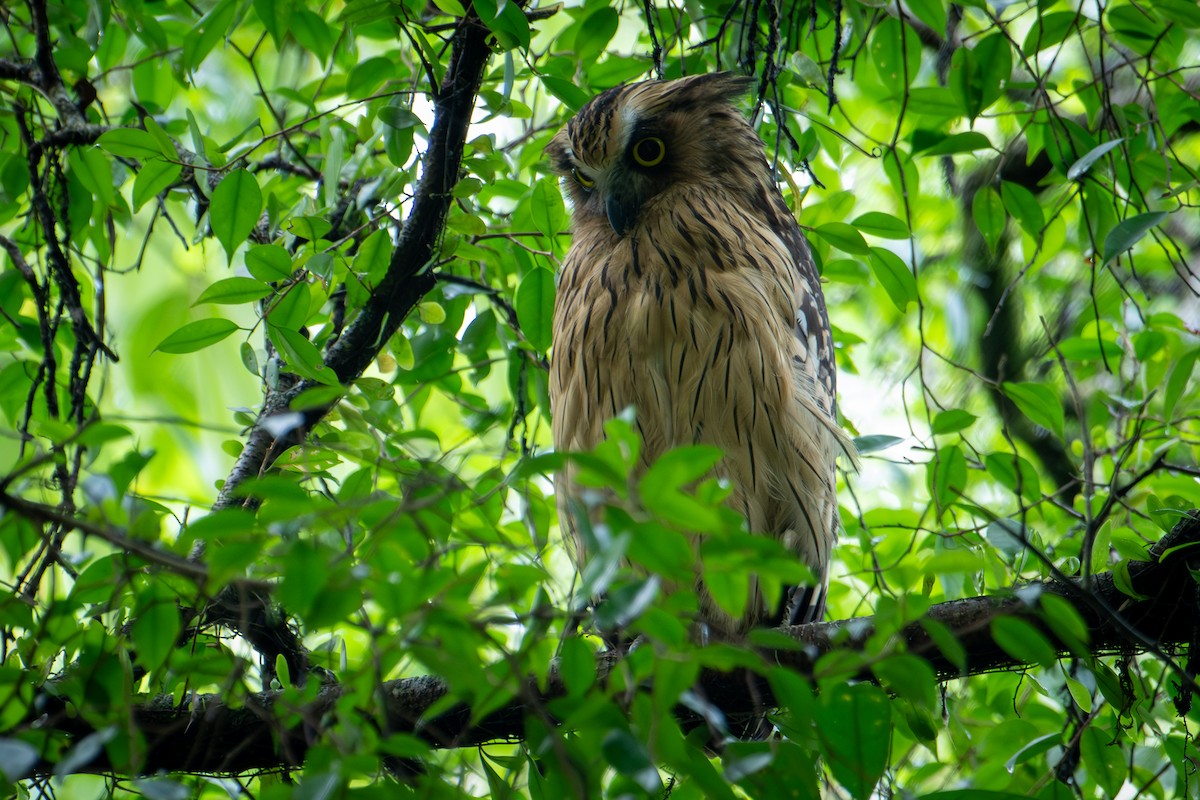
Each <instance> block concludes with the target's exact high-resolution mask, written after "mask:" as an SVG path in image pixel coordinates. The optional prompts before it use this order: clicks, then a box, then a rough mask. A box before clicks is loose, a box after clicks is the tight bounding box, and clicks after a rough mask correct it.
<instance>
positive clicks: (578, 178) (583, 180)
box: [571, 167, 596, 189]
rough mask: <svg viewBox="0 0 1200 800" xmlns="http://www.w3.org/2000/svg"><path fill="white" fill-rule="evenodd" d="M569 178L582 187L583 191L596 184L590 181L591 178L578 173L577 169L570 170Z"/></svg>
mask: <svg viewBox="0 0 1200 800" xmlns="http://www.w3.org/2000/svg"><path fill="white" fill-rule="evenodd" d="M571 177H572V178H574V179H575V182H576V183H578V184H579V185H580V186H582V187H583V188H585V189H590V188H592V187H593V186H595V185H596V182H595V181H594V180H592V179H591V178H589V177H588V176H587V175H584V174H583V173H582V172H580V171H579V168H578V167H576V168H575V169H573V170H571Z"/></svg>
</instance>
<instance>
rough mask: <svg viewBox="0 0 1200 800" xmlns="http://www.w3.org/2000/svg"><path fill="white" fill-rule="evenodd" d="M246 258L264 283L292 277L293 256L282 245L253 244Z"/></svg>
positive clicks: (251, 269) (247, 262) (247, 267)
mask: <svg viewBox="0 0 1200 800" xmlns="http://www.w3.org/2000/svg"><path fill="white" fill-rule="evenodd" d="M379 233H382V231H379ZM372 235H374V234H372ZM369 240H370V237H368V241H369ZM364 244H365V243H364ZM245 260H246V269H247V270H249V272H250V274H251V275H253V276H254V277H255V278H258V279H259V280H260V281H263V282H264V283H274V282H276V281H286V280H288V279H289V278H291V277H292V270H293V266H292V257H291V255H290V254H289V253H288V251H287V250H286V249H285V248H283V247H282V246H281V245H277V244H252V245H250V249H248V250H247V251H246V257H245Z"/></svg>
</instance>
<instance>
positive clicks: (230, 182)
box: [208, 169, 263, 263]
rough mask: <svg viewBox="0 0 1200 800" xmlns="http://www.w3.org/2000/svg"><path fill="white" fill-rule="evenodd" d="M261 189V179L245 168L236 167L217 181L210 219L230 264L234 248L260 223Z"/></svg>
mask: <svg viewBox="0 0 1200 800" xmlns="http://www.w3.org/2000/svg"><path fill="white" fill-rule="evenodd" d="M262 208H263V198H262V190H261V189H259V188H258V181H256V180H255V179H254V176H253V175H251V174H250V173H249V172H247V171H246V170H244V169H235V170H233V171H232V172H230V173H229V174H228V175H226V176H225V178H224V179H223V180H222V181H221V182H220V183H219V184H217V188H216V189H214V190H213V194H212V201H211V203H210V204H209V208H208V221H209V225H210V226H211V227H212V232H213V235H214V236H216V237H217V241H219V242H220V243H221V246H222V247H224V248H225V255H226V257H227V258H228V260H229V263H233V254H234V251H236V250H237V249H238V247H239V246H241V244H242V242H244V241H246V237H248V236H249V235H250V232H251V231H253V230H254V228H255V226H256V225H258V218H259V215H261V214H262Z"/></svg>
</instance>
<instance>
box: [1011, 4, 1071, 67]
mask: <svg viewBox="0 0 1200 800" xmlns="http://www.w3.org/2000/svg"><path fill="white" fill-rule="evenodd" d="M1080 20H1083V21H1086V20H1085V19H1084V18H1083V16H1082V15H1080V14H1078V13H1076V12H1074V11H1058V12H1055V13H1053V14H1045V15H1042V16H1040V17H1037V18H1036V19H1035V20H1034V23H1033V26H1032V27H1031V28H1030V29H1029V33H1027V34H1025V42H1024V43H1023V44H1022V45H1021V51H1022V52H1023V53H1025V55H1026V56H1029V57H1033V56H1034V55H1036V54H1037V53H1039V52H1040V51H1042V50H1045V49H1046V48H1047V47H1053V46H1054V45H1056V44H1058V43H1059V42H1061V41H1062V40H1063V39H1066V38H1067V35H1068V34H1070V32H1071V31H1073V30H1075V27H1076V26H1077V25H1078V24H1079V21H1080Z"/></svg>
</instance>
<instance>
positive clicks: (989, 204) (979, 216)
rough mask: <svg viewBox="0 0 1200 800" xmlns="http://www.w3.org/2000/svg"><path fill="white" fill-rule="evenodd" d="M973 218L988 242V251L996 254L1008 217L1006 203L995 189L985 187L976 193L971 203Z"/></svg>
mask: <svg viewBox="0 0 1200 800" xmlns="http://www.w3.org/2000/svg"><path fill="white" fill-rule="evenodd" d="M971 216H972V217H973V218H974V219H975V227H977V228H978V229H979V233H980V234H982V235H983V240H984V241H985V242H987V246H988V250H990V251H992V252H993V253H994V252H996V247H997V246H999V244H1000V237H1001V236H1003V235H1004V226H1005V224H1006V223H1007V222H1008V217H1007V216H1006V215H1005V213H1004V201H1002V200H1001V199H1000V195H999V194H998V193H997V192H996V190H995V189H993V188H992V187H990V186H985V187H983V188H981V189H980V190H979V191H977V192H976V193H975V199H974V200H973V201H972V202H971Z"/></svg>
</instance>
